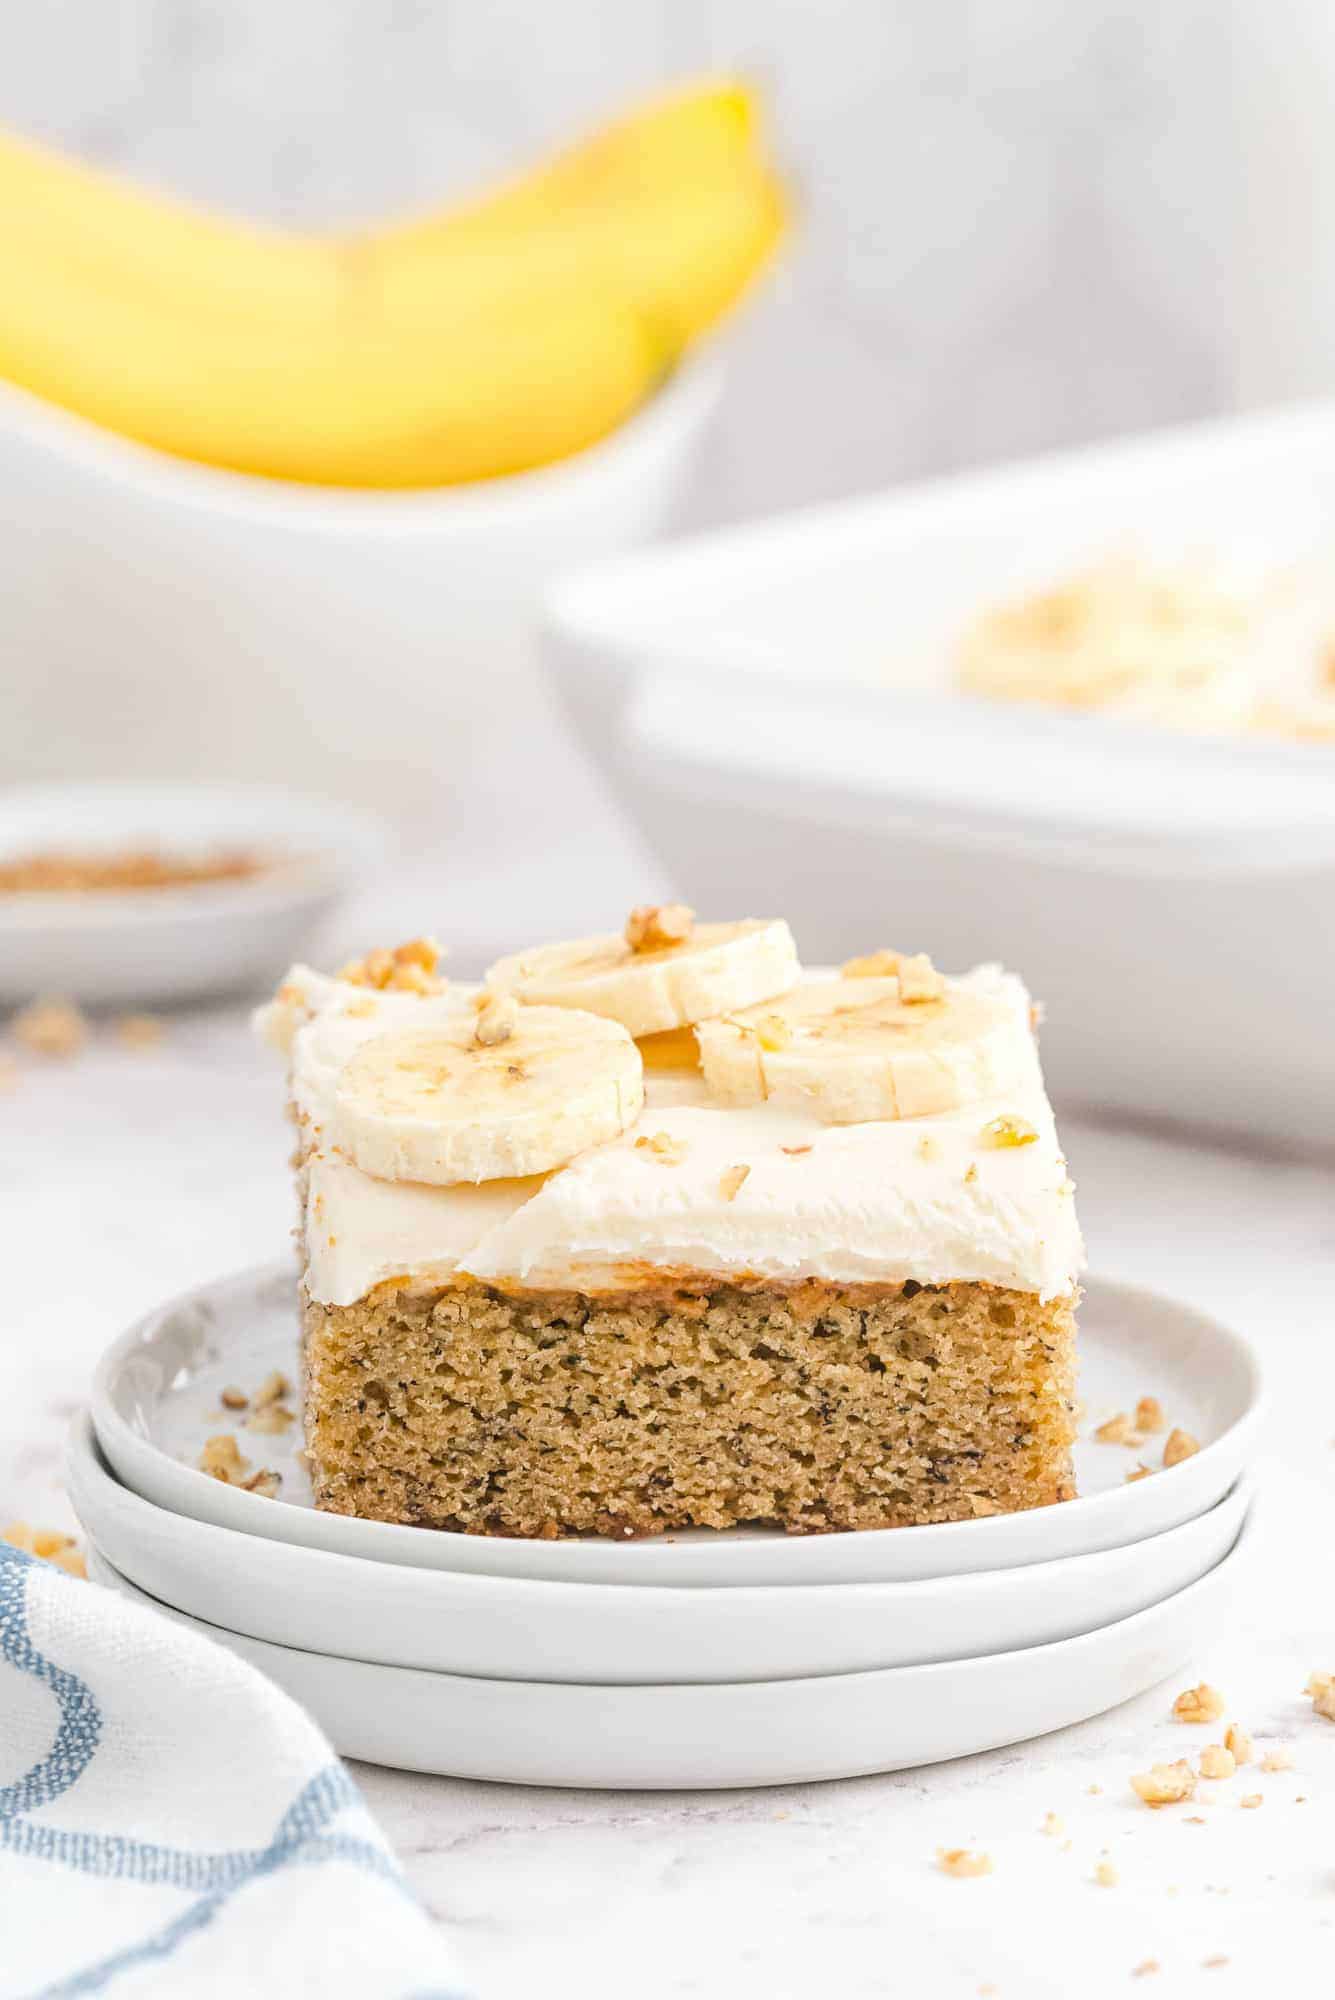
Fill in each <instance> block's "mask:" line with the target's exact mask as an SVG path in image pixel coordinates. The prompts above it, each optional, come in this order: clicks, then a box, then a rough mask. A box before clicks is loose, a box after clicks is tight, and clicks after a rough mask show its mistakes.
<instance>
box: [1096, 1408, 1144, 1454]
mask: <svg viewBox="0 0 1335 2000" xmlns="http://www.w3.org/2000/svg"><path fill="white" fill-rule="evenodd" d="M1094 1435H1095V1437H1096V1438H1097V1439H1098V1441H1099V1443H1100V1444H1127V1445H1131V1446H1133V1447H1134V1446H1136V1445H1138V1444H1139V1443H1140V1442H1141V1436H1140V1432H1139V1431H1138V1430H1137V1429H1136V1427H1135V1425H1134V1424H1133V1423H1132V1421H1131V1419H1130V1417H1129V1416H1128V1415H1127V1413H1126V1411H1125V1410H1119V1411H1118V1412H1117V1415H1116V1416H1115V1417H1109V1418H1108V1420H1107V1422H1106V1423H1102V1424H1100V1425H1099V1427H1098V1429H1097V1430H1096V1431H1095V1433H1094Z"/></svg>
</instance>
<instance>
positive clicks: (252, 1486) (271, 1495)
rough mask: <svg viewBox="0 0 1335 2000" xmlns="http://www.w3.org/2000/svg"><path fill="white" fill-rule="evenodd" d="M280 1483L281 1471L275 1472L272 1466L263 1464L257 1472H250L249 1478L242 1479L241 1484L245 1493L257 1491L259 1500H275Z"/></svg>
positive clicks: (281, 1478)
mask: <svg viewBox="0 0 1335 2000" xmlns="http://www.w3.org/2000/svg"><path fill="white" fill-rule="evenodd" d="M282 1483H283V1475H282V1473H281V1472H275V1471H274V1470H273V1469H272V1467H270V1466H264V1467H263V1468H262V1469H261V1470H260V1471H259V1472H252V1473H251V1475H250V1478H249V1479H246V1480H243V1481H242V1486H243V1488H244V1490H245V1491H246V1492H247V1493H258V1494H259V1496H260V1498H261V1500H276V1499H277V1498H278V1489H279V1487H280V1486H281V1485H282Z"/></svg>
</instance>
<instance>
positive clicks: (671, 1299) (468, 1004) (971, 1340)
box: [257, 905, 1081, 1537]
mask: <svg viewBox="0 0 1335 2000" xmlns="http://www.w3.org/2000/svg"><path fill="white" fill-rule="evenodd" d="M257 1020H258V1023H259V1026H260V1028H261V1031H262V1033H263V1034H264V1035H265V1037H266V1039H268V1040H269V1041H270V1042H272V1043H273V1044H275V1045H276V1046H277V1047H279V1048H280V1049H282V1050H283V1051H284V1052H285V1053H286V1056H287V1059H288V1066H289V1076H290V1085H289V1096H290V1103H291V1110H292V1115H293V1117H294V1119H295V1122H296V1125H297V1129H298V1133H299V1145H298V1153H297V1164H298V1176H299V1186H300V1198H301V1231H300V1235H301V1241H302V1246H303V1250H304V1271H303V1275H302V1295H303V1312H304V1341H303V1377H304V1382H303V1388H304V1415H305V1427H306V1451H307V1455H308V1458H309V1463H310V1470H311V1477H312V1480H313V1483H314V1488H315V1495H316V1500H317V1504H318V1505H319V1506H321V1507H323V1508H327V1509H329V1510H331V1511H333V1512H336V1513H343V1514H356V1515H362V1516H365V1517H367V1518H370V1519H375V1520H382V1521H403V1522H412V1523H418V1524H421V1525H423V1526H427V1527H436V1528H449V1529H455V1530H464V1531H466V1532H469V1533H476V1534H498V1535H531V1536H544V1537H550V1536H555V1535H567V1534H595V1535H633V1534H652V1533H656V1532H658V1531H660V1530H663V1529H667V1528H685V1527H713V1528H724V1527H734V1526H737V1525H739V1524H741V1523H746V1522H753V1523H765V1524H769V1525H771V1526H773V1525H778V1526H781V1527H784V1528H786V1529H789V1530H790V1531H794V1532H801V1531H820V1530H829V1529H852V1528H883V1527H894V1526H899V1525H903V1524H906V1523H911V1522H926V1521H953V1520H967V1519H970V1518H973V1517H976V1516H980V1515H987V1514H995V1513H1000V1512H1006V1511H1010V1510H1012V1509H1018V1508H1026V1507H1039V1506H1046V1505H1048V1504H1049V1503H1051V1502H1053V1501H1058V1500H1064V1499H1067V1498H1069V1497H1070V1495H1071V1493H1072V1491H1073V1485H1072V1475H1071V1444H1072V1441H1073V1437H1074V1428H1075V1426H1074V1374H1075V1307H1076V1299H1077V1275H1078V1272H1079V1269H1080V1264H1081V1246H1080V1236H1079V1231H1078V1228H1077V1225H1076V1219H1075V1209H1074V1203H1073V1198H1072V1197H1073V1188H1072V1184H1071V1181H1070V1179H1069V1177H1068V1175H1067V1170H1066V1162H1065V1160H1064V1158H1063V1157H1062V1152H1061V1147H1060V1145H1059V1142H1058V1139H1057V1134H1056V1129H1055V1127H1054V1123H1053V1118H1052V1112H1051V1110H1050V1108H1049V1106H1048V1102H1047V1098H1046V1096H1045V1094H1044V1090H1043V1083H1042V1077H1041V1074H1040V1071H1039V1064H1038V1052H1037V1048H1036V1045H1035V1041H1034V1035H1033V1029H1032V1021H1031V1007H1030V1002H1029V997H1028V995H1027V993H1026V992H1025V990H1024V988H1023V986H1022V985H1021V983H1020V981H1019V980H1018V979H1016V978H1014V977H1013V976H1012V975H1010V974H1007V973H1004V972H1002V971H1001V970H1000V968H998V967H995V966H983V967H980V968H978V969H977V970H975V971H973V972H971V973H968V974H966V975H964V976H963V977H960V978H945V977H943V976H942V975H941V974H940V973H939V972H937V970H936V969H935V967H934V966H933V965H932V964H931V962H930V960H929V959H928V958H927V957H925V956H924V955H922V954H916V955H910V954H905V953H901V952H895V951H890V950H883V951H876V952H873V953H872V954H871V955H870V956H869V957H867V958H862V959H856V960H853V961H851V962H850V963H849V964H848V965H845V966H844V967H843V969H842V970H841V971H839V972H832V971H824V972H804V971H803V970H802V968H801V966H800V964H799V962H798V956H797V952H796V948H795V946H794V943H793V939H792V936H791V933H790V932H789V929H788V926H787V925H786V924H784V923H782V922H780V921H777V920H748V921H744V922H736V923H697V922H696V921H695V919H694V916H693V913H692V912H691V911H690V910H688V909H685V908H683V907H681V906H676V905H671V906H657V907H646V908H642V909H638V910H635V911H633V912H632V913H631V916H630V919H629V921H628V922H627V924H626V926H625V929H624V931H623V932H622V933H620V934H611V935H608V936H603V937H594V938H582V939H579V940H576V941H574V942H571V943H563V944H555V945H545V946H540V947H537V948H535V949H533V950H529V951H523V952H519V953H517V954H515V955H513V956H511V957H507V958H503V959H501V960H500V961H498V963H497V964H496V965H494V966H493V967H492V968H491V971H490V972H489V973H488V975H487V978H486V981H485V983H484V984H483V985H482V986H481V987H480V988H479V987H464V986H460V985H451V984H448V983H447V982H446V981H445V980H444V979H443V978H442V977H441V975H440V973H439V972H438V970H437V953H436V948H435V947H434V945H432V944H431V943H430V942H429V941H427V940H422V939H418V940H415V941H414V942H413V943H411V944H408V945H403V946H400V947H399V948H398V950H397V951H387V950H386V951H376V952H372V953H370V954H368V956H367V957H366V958H365V959H363V960H359V961H357V962H356V963H355V964H353V965H350V966H347V967H345V968H344V969H343V971H342V972H341V973H340V974H339V975H338V976H337V977H336V978H327V977H324V976H322V975H320V974H319V973H316V972H312V971H310V970H308V969H307V968H305V967H300V966H298V967H294V968H293V970H292V971H291V972H290V973H289V975H288V977H287V979H286V980H285V981H284V982H283V984H282V986H281V987H280V988H279V991H278V993H277V995H276V997H275V999H274V1000H273V1001H272V1002H271V1003H270V1004H269V1006H267V1007H266V1008H264V1009H262V1010H261V1012H260V1014H259V1016H258V1017H257Z"/></svg>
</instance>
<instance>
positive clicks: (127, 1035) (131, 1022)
mask: <svg viewBox="0 0 1335 2000" xmlns="http://www.w3.org/2000/svg"><path fill="white" fill-rule="evenodd" d="M112 1030H113V1033H114V1034H115V1037H116V1040H117V1041H118V1042H120V1043H122V1044H123V1045H124V1046H125V1047H126V1048H127V1049H155V1048H156V1047H157V1046H158V1043H159V1042H160V1041H162V1039H163V1037H164V1036H165V1034H166V1032H167V1029H166V1026H165V1024H164V1023H163V1022H162V1021H160V1020H159V1019H158V1017H157V1015H156V1014H118V1015H117V1016H116V1019H115V1021H114V1022H113V1023H112Z"/></svg>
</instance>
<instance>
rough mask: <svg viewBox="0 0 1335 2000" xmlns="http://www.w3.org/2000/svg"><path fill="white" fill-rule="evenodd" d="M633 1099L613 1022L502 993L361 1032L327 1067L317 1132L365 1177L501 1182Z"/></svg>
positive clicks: (557, 1162)
mask: <svg viewBox="0 0 1335 2000" xmlns="http://www.w3.org/2000/svg"><path fill="white" fill-rule="evenodd" d="M643 1104H644V1071H643V1065H642V1064H641V1061H640V1052H639V1050H638V1049H637V1048H636V1046H635V1044H634V1042H633V1041H632V1040H631V1038H630V1036H629V1035H628V1034H627V1033H626V1031H625V1029H624V1028H622V1027H620V1026H618V1025H617V1024H616V1023H615V1022H613V1021H607V1020H603V1019H600V1018H599V1017H598V1016H597V1015H594V1014H586V1013H577V1012H575V1011H574V1010H573V1009H570V1008H564V1007H519V1006H512V1005H510V1004H509V1003H503V1005H502V1008H501V1009H500V1010H499V1014H498V1010H497V1008H496V1006H495V1005H492V1006H490V1007H484V1008H483V1009H481V1010H480V1011H479V1013H478V1014H477V1016H476V1017H472V1018H470V1017H468V1016H463V1017H461V1018H460V1019H458V1020H456V1021H445V1022H441V1023H438V1024H435V1025H433V1026H431V1027H424V1028H411V1029H408V1028H405V1029H399V1030H396V1031H395V1032H393V1033H390V1034H384V1035H377V1036H375V1037H374V1038H373V1039H372V1040H370V1041H368V1042H363V1044H362V1045H361V1047H360V1048H359V1049H358V1050H357V1052H356V1054H355V1055H353V1056H352V1057H351V1058H350V1059H349V1060H348V1062H347V1063H345V1065H344V1067H343V1068H342V1070H341V1071H340V1072H339V1075H338V1079H337V1082H336V1084H335V1086H334V1093H333V1104H332V1107H331V1112H330V1117H329V1124H328V1129H327V1140H328V1141H329V1142H332V1144H333V1145H334V1146H336V1147H338V1148H340V1149H341V1150H342V1151H343V1152H344V1153H346V1154H347V1155H348V1157H349V1158H350V1159H351V1160H352V1161H353V1162H354V1163H355V1164H356V1165H357V1166H358V1167H360V1168H361V1170H362V1172H363V1173H366V1174H370V1175H372V1176H373V1177H374V1178H375V1179H376V1180H386V1181H427V1182H430V1183H432V1184H434V1185H436V1186H448V1185H449V1184H450V1183H452V1182H455V1181H490V1180H501V1179H504V1178H506V1177H508V1176H510V1175H519V1174H540V1173H545V1172H547V1171H548V1169H549V1168H552V1167H559V1166H564V1164H565V1163H566V1161H567V1160H571V1159H573V1158H574V1156H575V1154H576V1153H582V1152H583V1151H584V1150H585V1149H586V1148H587V1147H589V1146H600V1145H603V1144H605V1143H606V1141H607V1140H609V1139H615V1138H617V1137H619V1135H620V1134H621V1133H622V1132H624V1131H625V1130H626V1128H627V1126H629V1125H632V1124H634V1122H635V1120H636V1118H638V1116H639V1114H640V1111H641V1109H642V1107H643Z"/></svg>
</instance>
